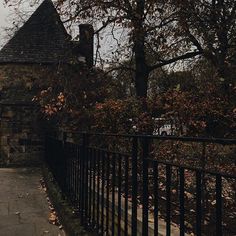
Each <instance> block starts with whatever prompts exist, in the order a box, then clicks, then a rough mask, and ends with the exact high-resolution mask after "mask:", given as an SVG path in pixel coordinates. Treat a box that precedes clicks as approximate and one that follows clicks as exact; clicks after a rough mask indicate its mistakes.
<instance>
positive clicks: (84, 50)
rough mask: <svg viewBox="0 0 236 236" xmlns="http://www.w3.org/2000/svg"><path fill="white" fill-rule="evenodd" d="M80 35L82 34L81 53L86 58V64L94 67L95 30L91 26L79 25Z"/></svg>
mask: <svg viewBox="0 0 236 236" xmlns="http://www.w3.org/2000/svg"><path fill="white" fill-rule="evenodd" d="M79 33H80V36H79V37H80V41H79V45H80V52H81V54H82V55H83V56H85V58H86V63H87V65H88V67H92V66H93V43H94V39H93V35H94V30H93V26H92V25H90V24H81V25H79Z"/></svg>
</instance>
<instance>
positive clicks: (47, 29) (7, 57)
mask: <svg viewBox="0 0 236 236" xmlns="http://www.w3.org/2000/svg"><path fill="white" fill-rule="evenodd" d="M71 45H72V44H71V42H70V36H69V35H68V34H67V32H66V29H65V28H64V25H63V23H62V21H61V20H60V16H59V14H58V13H57V11H56V9H55V7H54V5H53V3H52V1H51V0H44V2H43V3H42V4H41V5H40V6H39V7H38V8H37V10H36V11H35V12H34V13H33V14H32V16H31V17H30V18H29V19H28V21H27V22H26V23H25V24H24V25H23V26H22V27H21V28H20V29H19V31H17V32H16V33H15V35H14V36H13V38H12V39H10V40H9V42H8V43H7V44H6V45H5V46H4V47H3V48H2V50H1V51H0V64H3V63H40V64H42V63H59V62H63V63H70V62H71V61H73V60H74V58H75V56H73V53H72V51H73V50H72V46H71ZM77 58H78V55H77Z"/></svg>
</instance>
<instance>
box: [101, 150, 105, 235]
mask: <svg viewBox="0 0 236 236" xmlns="http://www.w3.org/2000/svg"><path fill="white" fill-rule="evenodd" d="M101 157H102V186H101V191H102V193H101V195H102V196H101V197H102V199H101V208H102V209H101V235H103V234H104V195H105V166H104V165H105V153H104V151H102V156H101Z"/></svg>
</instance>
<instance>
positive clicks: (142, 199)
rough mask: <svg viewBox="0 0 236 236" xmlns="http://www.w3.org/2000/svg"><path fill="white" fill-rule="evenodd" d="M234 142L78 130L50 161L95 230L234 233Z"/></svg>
mask: <svg viewBox="0 0 236 236" xmlns="http://www.w3.org/2000/svg"><path fill="white" fill-rule="evenodd" d="M235 151H236V140H232V139H231V140H229V139H206V138H177V137H159V136H144V135H112V134H86V133H84V134H72V135H71V136H69V137H68V136H67V137H66V135H65V134H64V135H63V138H61V139H58V138H55V137H47V138H46V151H45V154H46V155H45V158H46V161H47V163H48V165H49V167H50V169H51V171H52V172H53V174H54V177H55V179H56V181H57V182H58V184H59V185H60V188H61V189H62V192H63V193H64V194H65V196H66V197H68V199H69V200H70V201H71V203H72V204H73V206H74V211H75V213H77V214H78V220H80V221H81V224H82V225H83V226H84V227H85V229H87V230H88V231H89V230H91V231H93V232H96V233H97V235H118V236H119V235H132V236H136V235H143V236H145V235H181V236H182V235H190V234H191V233H192V235H236V226H235V220H236V168H235V166H236V165H235V164H236V157H235Z"/></svg>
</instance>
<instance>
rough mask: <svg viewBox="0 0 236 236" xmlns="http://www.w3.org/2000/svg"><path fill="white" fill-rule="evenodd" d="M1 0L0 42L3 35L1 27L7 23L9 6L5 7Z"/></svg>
mask: <svg viewBox="0 0 236 236" xmlns="http://www.w3.org/2000/svg"><path fill="white" fill-rule="evenodd" d="M3 2H4V0H0V44H1V43H2V41H3V39H4V36H5V32H4V30H3V28H4V27H6V26H7V25H8V21H7V16H8V15H9V13H10V11H9V7H6V6H5V4H4V3H3Z"/></svg>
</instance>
